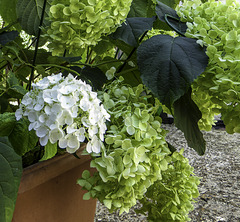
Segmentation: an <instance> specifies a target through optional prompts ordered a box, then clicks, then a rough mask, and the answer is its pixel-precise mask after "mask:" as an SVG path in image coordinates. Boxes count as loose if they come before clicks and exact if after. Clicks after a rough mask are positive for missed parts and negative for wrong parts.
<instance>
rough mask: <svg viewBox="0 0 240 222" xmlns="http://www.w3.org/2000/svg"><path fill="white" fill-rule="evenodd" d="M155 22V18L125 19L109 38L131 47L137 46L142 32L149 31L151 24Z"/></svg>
mask: <svg viewBox="0 0 240 222" xmlns="http://www.w3.org/2000/svg"><path fill="white" fill-rule="evenodd" d="M155 20H156V17H155V16H154V17H152V18H143V17H134V18H127V19H126V21H125V22H124V23H123V24H122V25H121V27H119V28H118V29H117V30H116V32H115V33H113V34H112V35H111V36H112V37H113V38H114V39H119V40H122V41H124V42H125V43H127V44H128V45H131V46H133V47H137V46H138V39H139V37H140V36H141V35H143V33H144V32H146V31H148V30H151V29H152V27H153V22H154V21H155Z"/></svg>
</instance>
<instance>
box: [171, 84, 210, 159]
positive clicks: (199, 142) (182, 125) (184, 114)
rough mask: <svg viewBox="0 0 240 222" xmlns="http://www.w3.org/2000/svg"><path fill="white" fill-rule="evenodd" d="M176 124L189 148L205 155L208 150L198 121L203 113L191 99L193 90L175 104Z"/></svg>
mask: <svg viewBox="0 0 240 222" xmlns="http://www.w3.org/2000/svg"><path fill="white" fill-rule="evenodd" d="M173 107H174V123H175V125H176V127H177V128H179V129H180V130H182V131H183V133H184V136H185V138H186V140H187V142H188V146H190V147H192V148H193V149H194V150H196V151H197V153H198V154H199V155H203V154H204V152H205V149H206V142H205V140H204V138H203V135H202V133H201V131H200V130H199V128H198V121H199V120H200V119H201V118H202V113H201V112H200V110H199V109H198V107H197V105H196V104H195V103H194V101H193V100H192V98H191V89H189V90H188V92H187V93H186V94H184V95H183V96H182V97H181V98H179V99H178V100H177V101H175V103H174V104H173Z"/></svg>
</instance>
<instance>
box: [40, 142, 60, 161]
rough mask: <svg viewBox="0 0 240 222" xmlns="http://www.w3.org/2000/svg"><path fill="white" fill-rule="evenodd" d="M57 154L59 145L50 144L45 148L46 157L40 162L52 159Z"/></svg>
mask: <svg viewBox="0 0 240 222" xmlns="http://www.w3.org/2000/svg"><path fill="white" fill-rule="evenodd" d="M56 154H57V143H54V144H52V143H50V142H48V143H47V145H46V146H45V147H44V155H43V157H42V158H41V160H40V161H43V160H48V159H51V158H52V157H54V156H55V155H56Z"/></svg>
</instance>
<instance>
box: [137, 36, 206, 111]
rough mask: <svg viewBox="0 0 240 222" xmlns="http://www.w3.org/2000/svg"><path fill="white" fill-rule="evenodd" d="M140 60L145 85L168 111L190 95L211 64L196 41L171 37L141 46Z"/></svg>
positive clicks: (156, 37) (151, 41) (159, 38)
mask: <svg viewBox="0 0 240 222" xmlns="http://www.w3.org/2000/svg"><path fill="white" fill-rule="evenodd" d="M137 60H138V66H139V69H140V72H141V78H142V81H143V83H144V84H145V85H146V86H147V87H148V88H149V89H150V90H151V91H152V93H153V94H154V95H155V96H156V97H158V98H159V100H160V101H161V103H163V104H164V105H166V106H167V107H168V108H171V105H172V104H173V103H174V101H176V100H177V99H179V98H180V97H181V96H182V95H184V94H185V92H187V90H188V88H189V86H190V85H191V83H192V82H193V80H194V79H196V78H197V77H198V76H199V75H200V74H201V73H202V72H203V71H204V70H205V68H206V66H207V64H208V57H207V55H206V54H205V50H204V48H202V47H201V46H200V45H198V44H197V43H196V40H195V39H191V38H186V37H177V38H173V37H171V36H168V35H157V36H154V37H152V38H150V39H149V40H147V41H145V42H144V43H142V44H141V45H140V46H139V47H138V50H137Z"/></svg>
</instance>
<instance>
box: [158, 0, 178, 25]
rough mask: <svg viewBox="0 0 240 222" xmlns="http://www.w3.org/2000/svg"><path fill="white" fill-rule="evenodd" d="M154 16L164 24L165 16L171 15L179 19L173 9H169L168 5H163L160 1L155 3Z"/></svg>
mask: <svg viewBox="0 0 240 222" xmlns="http://www.w3.org/2000/svg"><path fill="white" fill-rule="evenodd" d="M156 14H157V16H158V18H159V19H160V20H161V21H162V22H165V15H166V14H167V15H171V16H173V17H175V18H179V16H178V15H177V12H176V11H175V10H174V9H173V8H171V7H169V6H168V5H165V4H164V3H163V2H161V1H157V5H156Z"/></svg>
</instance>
